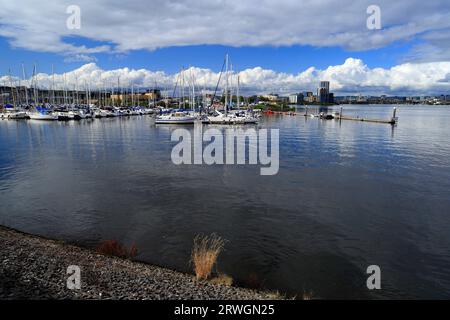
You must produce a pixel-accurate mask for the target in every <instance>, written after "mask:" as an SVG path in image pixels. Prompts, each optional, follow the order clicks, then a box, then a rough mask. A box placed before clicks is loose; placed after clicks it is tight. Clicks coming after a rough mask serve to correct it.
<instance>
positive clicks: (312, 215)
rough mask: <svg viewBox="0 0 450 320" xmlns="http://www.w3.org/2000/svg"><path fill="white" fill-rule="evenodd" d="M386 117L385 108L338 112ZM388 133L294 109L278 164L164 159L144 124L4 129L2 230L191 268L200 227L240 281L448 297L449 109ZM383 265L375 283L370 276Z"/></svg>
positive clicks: (158, 129)
mask: <svg viewBox="0 0 450 320" xmlns="http://www.w3.org/2000/svg"><path fill="white" fill-rule="evenodd" d="M344 112H345V113H346V114H347V115H360V116H368V117H373V118H382V119H388V118H389V117H390V116H391V113H392V106H346V107H345V108H344ZM398 116H399V118H400V122H399V124H398V125H397V126H396V127H391V126H390V125H386V124H373V123H363V122H352V121H342V122H341V123H339V122H338V121H335V120H331V121H323V120H318V119H312V118H306V119H305V118H304V117H303V116H297V117H290V116H272V117H266V118H263V120H262V122H261V124H260V125H259V127H261V128H280V170H279V173H278V174H277V175H275V176H260V175H259V168H260V167H259V166H229V165H225V166H223V165H222V166H206V165H201V166H199V165H191V166H189V165H182V166H176V165H173V164H172V162H171V160H170V153H171V149H172V146H173V145H174V143H173V142H171V141H170V134H171V131H172V130H173V129H174V127H173V126H169V127H166V126H156V125H154V123H153V122H152V120H151V118H150V117H131V118H120V119H119V118H117V119H100V120H98V119H96V120H93V121H89V120H87V121H81V122H33V121H17V122H15V121H2V122H0V150H1V153H0V203H1V206H0V223H1V224H3V225H7V226H10V227H14V228H17V229H20V230H23V231H26V232H31V233H35V234H40V235H44V236H48V237H52V238H58V239H63V240H67V241H71V242H76V243H79V244H82V245H86V246H92V247H94V246H95V245H96V244H98V243H99V242H100V241H102V240H106V239H117V240H119V241H120V242H122V243H124V244H127V245H130V244H132V243H133V242H135V243H136V244H137V247H138V249H139V255H138V257H137V258H138V259H139V260H143V261H146V262H149V263H152V264H156V265H161V266H166V267H170V268H173V269H177V270H180V271H187V272H189V271H191V267H190V265H189V256H190V250H191V247H192V241H193V238H194V236H195V235H196V234H198V233H203V234H210V233H212V232H216V233H217V234H219V235H221V236H222V237H223V238H225V239H226V240H227V243H226V246H225V249H226V250H225V251H224V252H223V253H222V254H221V256H220V257H219V261H218V271H219V272H222V273H226V274H228V275H230V276H232V277H233V279H234V280H235V281H236V283H237V284H239V285H246V286H250V287H260V288H266V289H279V290H280V291H281V292H286V293H288V294H297V295H299V296H301V294H302V293H303V292H308V293H309V292H312V293H313V295H314V296H316V297H320V298H450V272H449V271H450V228H449V227H450V210H449V209H450V197H449V195H448V192H449V190H450V168H449V167H450V144H449V142H448V139H449V137H450V125H449V124H450V108H448V107H431V106H411V107H410V106H400V107H399V112H398ZM372 264H375V265H379V266H380V268H381V272H382V279H381V285H382V289H381V290H378V291H369V290H367V287H366V279H367V277H368V275H367V274H366V268H367V267H368V266H369V265H372Z"/></svg>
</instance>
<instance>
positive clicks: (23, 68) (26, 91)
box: [22, 63, 28, 106]
mask: <svg viewBox="0 0 450 320" xmlns="http://www.w3.org/2000/svg"><path fill="white" fill-rule="evenodd" d="M22 78H23V81H24V82H25V80H26V74H25V66H24V64H23V63H22ZM25 104H26V105H27V106H28V87H27V85H26V84H25Z"/></svg>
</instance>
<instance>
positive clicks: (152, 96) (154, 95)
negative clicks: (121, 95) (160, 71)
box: [144, 89, 161, 101]
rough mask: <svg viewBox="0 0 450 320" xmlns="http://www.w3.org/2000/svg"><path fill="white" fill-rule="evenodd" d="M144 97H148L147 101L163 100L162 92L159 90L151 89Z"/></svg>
mask: <svg viewBox="0 0 450 320" xmlns="http://www.w3.org/2000/svg"><path fill="white" fill-rule="evenodd" d="M144 95H145V96H146V97H147V99H149V100H156V101H159V100H160V99H161V90H159V89H150V90H147V91H146V92H145V93H144Z"/></svg>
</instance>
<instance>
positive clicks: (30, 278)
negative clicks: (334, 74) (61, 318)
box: [0, 226, 274, 299]
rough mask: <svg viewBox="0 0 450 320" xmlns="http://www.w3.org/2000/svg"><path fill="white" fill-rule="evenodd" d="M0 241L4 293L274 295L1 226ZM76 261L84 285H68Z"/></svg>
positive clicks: (55, 296) (157, 296)
mask: <svg viewBox="0 0 450 320" xmlns="http://www.w3.org/2000/svg"><path fill="white" fill-rule="evenodd" d="M0 243H1V247H0V299H271V298H274V296H273V295H271V294H269V293H263V292H257V291H253V290H249V289H243V288H237V287H232V286H225V285H218V284H212V283H210V282H207V281H201V282H198V281H196V280H195V279H194V276H193V275H189V274H184V273H180V272H176V271H172V270H168V269H164V268H160V267H155V266H151V265H148V264H144V263H139V262H133V261H130V260H126V259H121V258H116V257H110V256H104V255H100V254H97V253H96V252H94V251H91V250H89V249H85V248H80V247H77V246H73V245H69V244H65V243H63V242H61V241H55V240H49V239H45V238H41V237H37V236H33V235H29V234H24V233H21V232H18V231H16V230H12V229H9V228H5V227H1V226H0ZM71 265H76V266H79V268H80V279H81V288H80V289H72V290H71V289H68V288H67V279H68V278H69V277H70V276H71V274H67V268H68V267H69V266H71Z"/></svg>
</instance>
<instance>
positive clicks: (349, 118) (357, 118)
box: [335, 107, 398, 125]
mask: <svg viewBox="0 0 450 320" xmlns="http://www.w3.org/2000/svg"><path fill="white" fill-rule="evenodd" d="M396 115H397V108H395V107H394V110H393V111H392V117H391V119H389V120H380V119H370V118H360V117H356V118H355V117H347V116H344V115H343V114H342V107H341V112H340V113H339V115H338V116H336V117H335V118H336V119H338V120H352V121H364V122H373V123H387V124H392V125H394V124H396V123H397V121H398V118H397V116H396Z"/></svg>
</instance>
